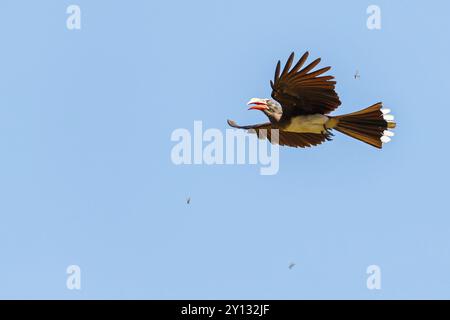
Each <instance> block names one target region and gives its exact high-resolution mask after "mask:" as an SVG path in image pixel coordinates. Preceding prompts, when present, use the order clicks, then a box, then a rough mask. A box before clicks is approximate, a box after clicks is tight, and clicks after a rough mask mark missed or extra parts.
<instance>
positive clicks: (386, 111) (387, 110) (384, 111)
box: [381, 109, 391, 114]
mask: <svg viewBox="0 0 450 320" xmlns="http://www.w3.org/2000/svg"><path fill="white" fill-rule="evenodd" d="M381 112H382V113H383V114H388V113H390V112H391V109H381Z"/></svg>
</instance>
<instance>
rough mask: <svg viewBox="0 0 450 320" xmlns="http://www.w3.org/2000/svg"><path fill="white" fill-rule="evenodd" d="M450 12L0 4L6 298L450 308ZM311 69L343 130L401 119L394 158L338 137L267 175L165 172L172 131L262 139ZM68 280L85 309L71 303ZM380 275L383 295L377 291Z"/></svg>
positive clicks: (208, 169) (285, 155)
mask: <svg viewBox="0 0 450 320" xmlns="http://www.w3.org/2000/svg"><path fill="white" fill-rule="evenodd" d="M70 4H77V5H79V6H80V8H81V12H82V16H81V23H82V28H81V30H72V31H70V30H68V29H67V28H66V19H67V17H68V15H67V14H66V8H67V6H69V5H70ZM371 4H376V5H378V6H379V7H380V8H381V17H382V28H381V30H369V29H367V27H366V19H367V17H368V15H367V14H366V8H367V7H368V6H369V5H371ZM449 10H450V5H449V4H448V3H447V2H444V1H439V2H436V3H434V4H433V5H430V3H429V2H426V1H400V0H398V1H382V0H377V1H375V2H372V1H370V2H368V1H359V0H358V1H356V0H355V1H346V2H345V4H344V3H342V2H336V1H287V0H281V1H276V2H275V1H260V0H259V1H256V0H254V1H253V0H252V1H237V0H227V1H189V2H186V1H143V0H142V1H137V0H136V1H81V0H80V1H76V2H72V1H50V0H44V1H33V2H31V1H17V0H15V1H6V0H5V1H2V2H1V4H0V39H1V40H2V50H1V51H0V58H1V76H0V88H1V89H0V148H1V150H2V153H1V154H2V156H1V157H0V219H1V220H0V298H44V299H46V298H59V299H80V298H85V299H93V298H113V299H118V298H120V299H184V298H185V299H305V298H306V299H309V298H325V299H331V298H340V299H347V298H357V299H380V298H385V299H394V298H447V299H448V298H450V249H449V247H450V214H449V210H448V179H449V170H448V163H449V160H450V159H449V158H450V153H449V151H448V147H447V145H448V141H447V136H448V132H447V131H448V118H449V117H450V111H449V110H450V108H449V102H448V98H447V96H446V95H447V94H448V92H450V83H449V81H448V79H447V75H448V73H449V72H450V67H449V63H448V57H449V56H450V45H449V42H448V41H447V40H446V38H445V35H447V34H448V33H449V31H450V27H449V24H448V17H447V15H448V12H449ZM306 50H308V51H309V52H310V54H311V57H312V58H315V57H322V61H323V62H322V65H323V66H326V65H331V66H332V67H333V68H332V70H331V74H333V75H334V76H336V79H337V81H338V83H337V91H338V93H339V95H340V98H341V100H342V107H340V108H339V109H338V110H337V111H336V112H335V113H336V114H342V113H347V112H351V111H355V110H357V109H360V108H363V107H366V106H369V105H371V104H372V103H375V102H378V101H383V102H384V105H385V106H387V107H389V108H391V109H392V112H393V114H395V116H396V120H397V121H398V128H397V129H396V136H395V137H394V139H393V141H392V142H391V143H389V144H387V145H386V146H385V148H384V149H383V150H381V151H380V150H377V149H375V148H371V147H370V146H368V145H365V144H363V143H360V142H358V141H356V140H353V139H351V138H349V137H346V136H344V135H342V134H339V133H336V135H335V138H334V141H333V142H328V143H325V144H323V145H321V146H319V147H316V148H312V149H289V148H284V149H281V150H280V171H279V173H278V174H277V175H274V176H261V175H260V174H259V169H258V167H257V166H254V165H239V166H238V165H235V166H225V165H222V166H220V165H216V166H206V165H190V166H189V165H185V166H175V165H174V164H173V163H172V161H171V158H170V151H171V149H172V147H173V146H174V143H173V142H171V141H170V135H171V133H172V131H173V130H175V129H177V128H187V129H190V130H191V129H192V128H193V122H194V121H195V120H202V121H203V125H204V127H206V128H219V129H221V130H225V129H226V128H227V125H226V119H228V118H231V119H235V120H237V121H238V122H239V123H253V122H259V121H262V120H263V119H264V117H263V115H262V114H259V113H257V112H250V111H247V108H246V106H245V103H246V102H247V101H248V99H249V98H251V97H268V96H269V95H270V86H269V80H270V79H271V78H272V77H273V71H274V68H275V64H276V61H277V60H278V59H282V60H285V59H286V58H287V57H288V55H289V54H290V52H291V51H295V52H296V53H297V55H300V54H301V53H303V52H304V51H306ZM356 70H359V73H360V75H361V78H360V79H359V80H355V79H354V78H353V75H354V73H355V71H356ZM186 197H191V199H192V201H191V204H190V205H187V204H186V202H185V200H186ZM291 261H293V262H295V263H296V266H295V267H294V268H293V269H292V270H289V269H288V265H289V263H290V262H291ZM73 264H75V265H78V266H80V268H81V286H82V288H81V290H68V289H67V288H66V279H67V274H66V268H67V267H68V266H69V265H73ZM372 264H375V265H378V266H380V268H381V274H382V280H381V283H382V288H381V290H368V289H367V287H366V278H367V274H366V268H367V267H368V266H369V265H372Z"/></svg>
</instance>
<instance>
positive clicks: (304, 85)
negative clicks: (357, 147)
mask: <svg viewBox="0 0 450 320" xmlns="http://www.w3.org/2000/svg"><path fill="white" fill-rule="evenodd" d="M308 55H309V53H308V52H306V53H305V54H304V55H303V56H302V57H301V58H300V60H299V61H298V62H297V64H296V65H295V66H294V67H293V68H292V69H291V66H292V63H293V61H294V53H292V54H291V55H290V56H289V59H288V60H287V62H286V65H285V66H284V68H283V71H281V74H280V67H281V64H280V61H278V64H277V67H276V69H275V77H274V80H273V81H270V86H271V87H272V98H273V99H260V98H252V99H251V100H250V101H249V102H248V103H247V104H248V105H250V106H251V107H250V108H249V110H250V109H253V110H260V111H262V112H264V114H265V115H266V116H267V117H268V118H269V120H270V122H267V123H262V124H256V125H249V126H239V125H237V124H236V123H235V122H234V121H232V120H228V124H229V125H230V126H232V127H234V128H240V129H246V130H248V131H249V132H252V133H256V134H257V135H258V137H259V138H261V139H264V138H267V139H269V141H270V142H271V143H278V144H280V145H286V146H290V147H301V148H304V147H310V146H316V145H318V144H321V143H322V142H324V141H326V140H331V137H332V136H333V134H332V133H331V129H334V130H337V131H340V132H342V133H344V134H346V135H349V136H350V137H353V138H355V139H358V140H361V141H363V142H365V143H368V144H370V145H372V146H374V147H377V148H380V149H381V147H382V145H383V143H387V142H389V141H390V140H391V139H390V137H392V136H393V135H394V133H393V132H392V131H389V130H388V129H393V128H395V122H393V120H394V117H393V116H392V115H390V114H388V113H389V112H390V110H389V109H382V103H381V102H378V103H376V104H374V105H372V106H370V107H368V108H366V109H363V110H360V111H357V112H353V113H350V114H345V115H341V116H330V115H328V113H330V112H331V111H333V110H335V109H336V108H337V107H338V106H340V105H341V101H340V100H339V97H338V95H337V93H336V91H335V85H336V81H331V80H332V79H334V77H333V76H320V75H322V74H323V73H325V72H327V71H328V70H330V67H326V68H322V69H319V70H316V71H311V70H312V69H314V67H316V66H317V65H318V64H319V62H320V58H319V59H316V60H314V61H313V62H312V63H310V64H309V65H308V66H306V67H304V68H303V69H302V66H303V65H304V63H305V61H306V59H307V58H308ZM310 71H311V72H310ZM272 129H278V139H276V136H274V137H273V138H272V133H273V132H272ZM276 140H278V141H276Z"/></svg>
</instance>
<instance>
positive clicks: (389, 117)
mask: <svg viewBox="0 0 450 320" xmlns="http://www.w3.org/2000/svg"><path fill="white" fill-rule="evenodd" d="M383 118H384V120H386V121H394V116H393V115H392V114H385V115H383Z"/></svg>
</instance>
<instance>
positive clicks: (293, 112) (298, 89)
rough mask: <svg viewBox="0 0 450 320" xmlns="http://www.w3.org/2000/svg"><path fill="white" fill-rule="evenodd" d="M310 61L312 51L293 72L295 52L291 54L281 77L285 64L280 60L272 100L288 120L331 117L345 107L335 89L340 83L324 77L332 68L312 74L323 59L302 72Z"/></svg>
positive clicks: (315, 61) (301, 59) (330, 77)
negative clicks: (313, 116) (298, 116)
mask: <svg viewBox="0 0 450 320" xmlns="http://www.w3.org/2000/svg"><path fill="white" fill-rule="evenodd" d="M307 58H308V52H306V53H305V54H304V55H303V56H302V57H301V58H300V60H299V61H298V62H297V64H296V65H295V66H294V67H293V68H292V69H291V66H292V62H293V61H294V53H291V55H290V56H289V59H288V61H287V62H286V65H285V66H284V68H283V71H282V72H281V74H280V66H281V64H280V61H278V64H277V68H276V70H275V77H274V81H273V82H272V81H270V85H271V87H272V98H274V99H275V100H277V101H278V102H279V103H280V104H281V106H282V107H283V118H285V119H288V118H290V117H293V116H297V115H307V114H315V113H320V114H327V113H330V112H331V111H333V110H334V109H336V108H337V107H338V106H340V105H341V101H340V100H339V96H338V95H337V93H336V91H335V90H334V88H335V85H336V81H331V80H332V79H334V77H333V76H320V75H321V74H323V73H325V72H327V71H328V70H330V67H326V68H322V69H319V70H316V71H313V72H310V71H311V70H312V69H314V67H316V66H317V65H318V64H319V62H320V58H319V59H316V60H314V61H313V62H312V63H310V64H309V65H308V66H306V67H304V68H303V69H301V67H302V66H303V65H304V63H305V61H306V59H307ZM289 69H291V70H289ZM319 76H320V77H319Z"/></svg>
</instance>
